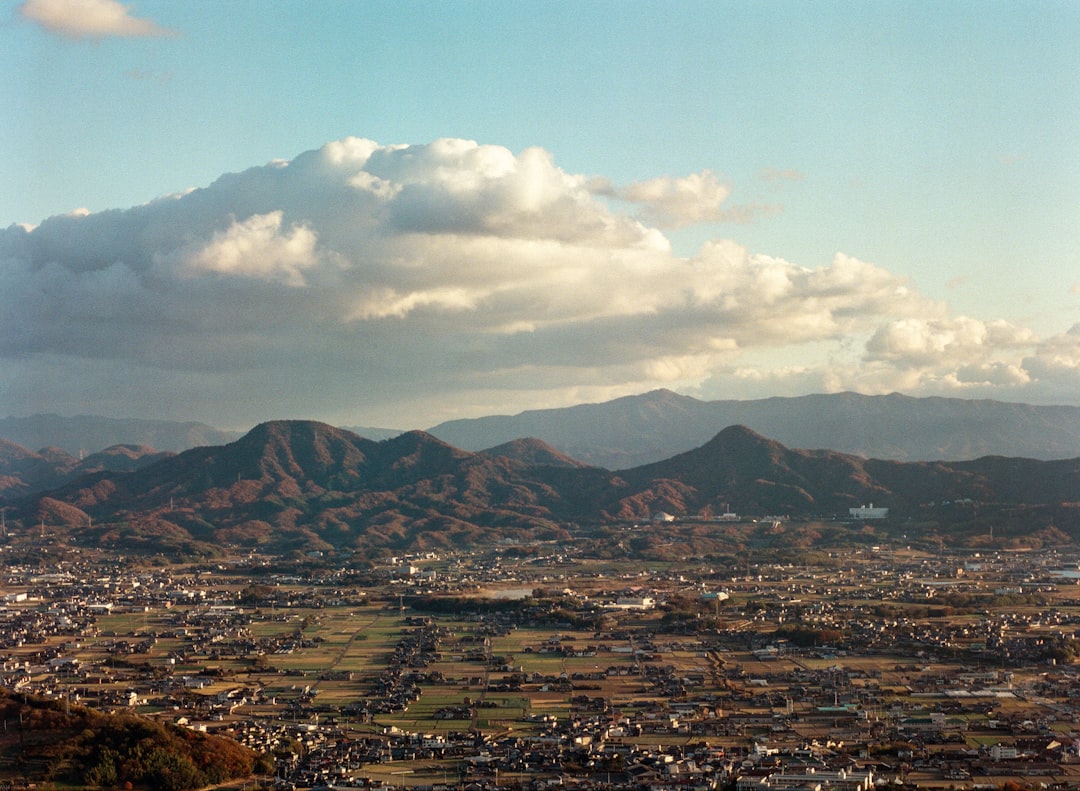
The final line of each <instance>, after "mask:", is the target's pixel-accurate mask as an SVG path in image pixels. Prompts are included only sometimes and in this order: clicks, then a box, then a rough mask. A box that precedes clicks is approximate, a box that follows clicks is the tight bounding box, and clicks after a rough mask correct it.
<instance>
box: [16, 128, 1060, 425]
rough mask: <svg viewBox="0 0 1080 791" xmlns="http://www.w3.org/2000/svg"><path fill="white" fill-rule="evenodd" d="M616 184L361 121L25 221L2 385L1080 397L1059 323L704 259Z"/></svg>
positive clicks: (718, 197)
mask: <svg viewBox="0 0 1080 791" xmlns="http://www.w3.org/2000/svg"><path fill="white" fill-rule="evenodd" d="M605 189H606V188H605V187H604V186H603V178H602V177H599V178H597V177H593V178H586V177H584V176H580V175H576V174H571V173H566V172H565V171H563V170H562V169H561V168H559V167H558V166H557V165H556V164H555V163H554V162H553V161H552V158H551V156H550V154H548V153H547V152H546V151H543V150H541V149H536V148H533V149H526V150H525V151H522V152H520V153H517V154H515V153H513V152H511V151H509V150H507V149H505V148H502V147H499V146H486V145H480V144H478V143H476V142H473V141H466V140H437V141H435V142H433V143H430V144H428V145H416V146H400V145H391V146H385V145H380V144H378V143H375V142H373V141H370V140H364V139H360V138H347V139H345V140H341V141H336V142H333V143H330V144H327V145H326V146H324V147H322V148H321V149H319V150H317V151H309V152H306V153H304V154H301V155H299V156H297V157H296V158H294V159H293V160H291V161H274V162H271V163H269V164H267V165H265V166H262V167H255V168H251V169H249V170H247V171H244V172H241V173H233V174H227V175H224V176H222V177H221V178H219V179H218V180H217V181H215V182H214V183H213V184H210V185H209V186H207V187H204V188H201V189H196V190H192V191H189V192H186V193H184V194H180V195H173V196H169V197H167V198H162V199H159V200H155V201H153V202H151V203H148V204H146V205H143V206H136V207H133V208H130V209H127V210H123V211H108V212H100V213H89V212H78V213H72V214H69V215H63V216H57V217H51V218H49V219H47V220H45V221H44V222H42V223H41V224H40V225H39V226H37V227H33V228H31V227H19V226H12V227H10V228H8V229H6V230H2V231H0V293H3V294H4V295H5V300H6V306H7V309H6V310H5V311H4V312H3V313H0V398H2V400H3V403H4V404H5V406H6V407H7V409H9V410H12V411H13V412H15V413H18V412H22V413H26V412H33V411H42V410H43V409H51V410H54V411H61V412H64V411H69V412H72V411H81V412H87V411H90V412H97V413H105V414H139V413H141V414H155V411H154V406H145V405H146V404H150V405H168V404H174V403H176V404H179V405H181V406H183V405H186V406H184V408H185V409H186V410H187V411H186V412H183V413H180V414H179V416H182V417H195V418H199V419H205V420H211V421H214V422H218V423H220V424H223V425H234V426H240V427H243V426H244V425H245V424H248V425H250V424H251V423H253V422H255V421H256V420H259V419H264V418H266V417H270V416H277V417H306V416H313V417H321V418H323V419H338V420H340V421H342V422H355V423H374V422H381V423H384V424H387V425H396V426H402V427H405V426H417V425H420V426H423V425H431V424H433V423H435V422H438V420H439V419H442V418H443V417H448V416H451V415H453V414H460V411H459V410H461V409H462V408H463V407H462V405H463V404H465V405H468V406H469V407H470V408H471V409H472V410H475V411H508V410H510V411H513V410H515V409H520V408H527V407H534V406H544V405H552V404H553V403H567V402H568V401H569V400H575V399H576V400H596V399H598V398H603V397H612V396H615V395H624V394H626V393H631V392H642V391H644V390H647V389H651V388H653V387H657V386H667V387H672V388H676V389H688V388H693V387H700V388H701V389H700V390H699V391H698V392H699V393H701V394H702V395H706V396H711V397H733V396H744V397H745V396H757V395H778V394H795V393H797V392H806V391H808V390H817V391H820V390H841V389H857V390H862V391H864V392H889V391H891V390H904V391H906V392H913V393H929V392H940V393H954V394H955V393H964V394H976V393H977V394H997V395H1003V394H1005V395H1007V394H1015V395H1018V396H1023V395H1024V394H1026V393H1031V392H1034V391H1035V390H1036V389H1037V388H1039V387H1042V386H1044V384H1045V383H1046V382H1052V383H1053V387H1054V388H1057V391H1061V392H1064V390H1065V389H1066V387H1067V386H1069V385H1070V384H1071V386H1072V387H1073V388H1074V392H1075V390H1076V385H1077V384H1078V376H1077V372H1078V371H1080V339H1078V337H1077V336H1080V331H1077V332H1074V333H1070V334H1066V335H1064V336H1060V337H1058V338H1055V339H1049V340H1047V341H1042V342H1040V341H1039V340H1038V339H1037V338H1035V337H1034V335H1033V334H1032V333H1031V332H1030V331H1029V330H1026V329H1025V328H1023V327H1017V326H1014V325H1011V324H1008V323H1005V322H1000V321H993V320H983V319H975V318H970V317H953V316H950V315H949V311H948V309H947V307H946V306H945V305H943V304H941V303H938V302H935V301H933V300H930V299H927V298H926V297H925V296H923V295H921V294H920V293H919V292H918V291H917V290H916V289H915V288H914V287H913V285H912V284H911V283H910V282H908V281H907V280H906V279H905V278H903V277H901V276H898V275H897V274H895V273H893V272H890V271H888V270H886V269H884V268H882V267H880V266H877V265H875V264H873V263H869V262H866V261H861V260H859V259H857V258H854V257H851V256H848V255H844V254H837V255H836V256H835V257H834V258H833V260H832V261H830V262H828V263H827V265H823V266H813V267H811V266H804V265H801V264H798V263H794V262H791V261H787V260H784V259H782V258H778V257H775V256H769V255H765V254H761V253H757V252H754V251H751V250H749V249H747V248H746V247H745V246H743V245H741V244H738V243H736V242H733V241H725V240H715V241H711V242H709V243H707V244H705V245H704V246H702V248H701V249H700V250H699V252H698V253H697V254H696V255H694V256H692V257H689V258H685V257H680V256H677V255H675V254H674V253H673V252H672V249H671V246H670V244H669V243H668V240H667V238H666V237H665V236H664V234H663V233H662V232H661V231H660V230H659V229H658V228H656V227H654V226H650V225H649V224H647V223H645V222H643V221H642V220H641V219H640V218H639V217H636V216H633V215H632V214H631V213H627V211H626V210H627V209H629V211H630V212H633V211H634V210H635V209H634V206H637V205H639V204H634V205H633V206H630V207H627V205H626V204H625V203H623V202H620V201H610V202H609V200H608V198H609V197H610V196H605V195H604V190H605ZM635 194H636V195H637V196H638V198H640V199H641V200H642V201H651V202H652V204H653V205H656V206H661V205H666V206H667V209H665V211H668V213H669V214H670V215H672V216H673V215H675V214H681V216H683V217H687V216H690V215H692V214H693V213H694V212H695V211H697V212H699V213H698V215H697V216H699V217H701V216H705V215H704V214H702V213H701V212H702V211H703V210H700V209H695V208H693V207H694V206H695V205H700V204H706V205H712V206H713V208H714V209H715V208H717V207H720V209H722V206H723V203H724V200H726V188H723V187H722V186H721V185H719V182H718V181H716V180H715V179H712V178H711V177H708V178H706V177H704V176H703V177H701V178H699V179H698V180H696V181H690V182H685V183H683V184H682V185H681V186H680V185H678V184H676V183H675V181H673V180H665V179H660V180H656V181H649V182H643V183H642V185H641V186H639V187H638V188H637V192H636V193H635ZM640 205H644V204H640ZM620 209H621V210H620ZM65 372H66V373H67V374H68V375H65ZM73 372H78V377H79V378H75V377H74V376H72V375H71V374H72V373H73ZM121 383H122V386H120V384H121ZM499 394H503V396H502V398H503V399H504V400H503V401H502V402H501V403H499V402H500V395H499ZM88 398H91V399H92V400H91V401H87V400H86V399H88ZM140 404H141V405H143V406H138V405H140ZM491 405H495V407H494V408H490V407H491ZM508 405H509V406H508ZM406 408H408V409H409V410H415V411H413V412H410V413H408V414H407V413H406V412H405V411H404V410H405V409H406ZM156 414H160V413H156ZM172 416H177V415H172Z"/></svg>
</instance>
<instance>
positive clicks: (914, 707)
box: [0, 515, 1080, 791]
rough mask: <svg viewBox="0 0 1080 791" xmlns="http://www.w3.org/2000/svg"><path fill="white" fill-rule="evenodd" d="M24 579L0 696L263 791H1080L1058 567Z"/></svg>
mask: <svg viewBox="0 0 1080 791" xmlns="http://www.w3.org/2000/svg"><path fill="white" fill-rule="evenodd" d="M732 516H733V515H732ZM627 529H628V530H632V528H627ZM672 529H675V528H672ZM761 529H763V530H765V529H771V528H770V526H762V528H761ZM39 550H40V551H39V552H36V553H31V552H28V551H26V550H25V549H20V548H19V547H18V546H16V545H12V544H8V545H5V546H4V547H3V552H2V554H3V555H4V567H5V577H4V579H3V580H2V587H0V589H2V592H3V606H2V609H0V662H2V684H3V687H4V688H6V689H7V690H10V691H12V692H17V693H20V694H26V695H34V696H40V697H43V698H47V699H52V700H56V701H62V702H63V703H64V705H65V706H86V707H90V708H93V709H98V710H104V711H130V712H133V713H137V714H139V715H144V716H146V717H150V718H154V719H156V720H159V721H161V722H165V723H171V724H174V725H178V726H180V727H183V728H186V729H190V730H193V731H199V732H206V733H218V734H224V735H226V736H229V737H230V738H232V739H234V740H236V741H237V742H239V743H241V744H243V745H246V746H248V747H250V748H252V749H254V750H255V751H257V752H258V753H260V754H263V755H265V756H267V757H268V759H269V760H270V763H272V766H273V773H272V775H271V774H269V773H268V774H267V775H266V776H264V777H261V779H260V780H259V782H262V783H263V784H264V785H266V786H274V787H277V788H313V787H328V786H331V787H353V786H362V787H383V788H388V787H409V788H427V789H451V788H467V789H474V791H476V790H479V789H491V788H496V787H505V788H522V789H543V788H550V787H555V786H562V787H575V788H654V789H655V788H669V789H715V788H727V789H737V791H754V789H759V790H760V791H767V790H768V789H792V788H813V789H845V790H846V791H851V790H852V789H868V788H871V787H873V786H878V785H884V784H889V785H893V786H897V787H899V786H908V787H920V788H935V787H936V788H976V787H1000V786H1003V785H1006V784H1010V783H1011V784H1015V785H1017V786H1021V787H1026V786H1032V787H1034V786H1039V787H1073V786H1077V785H1080V672H1077V667H1076V665H1075V664H1074V661H1075V660H1077V658H1078V657H1080V587H1078V584H1077V583H1078V582H1080V570H1078V566H1077V561H1078V560H1080V552H1076V551H1070V550H1067V549H1063V548H1059V549H1052V550H1043V551H1038V552H1033V551H1010V550H1006V549H1000V548H984V549H976V548H963V549H960V548H953V549H948V550H945V551H930V550H929V549H927V548H925V547H923V546H920V545H914V546H912V545H907V544H904V543H903V542H902V541H900V542H896V541H893V542H890V543H888V544H882V545H866V546H862V545H852V546H848V547H836V548H832V549H829V550H823V549H817V550H814V551H808V552H806V553H804V554H803V556H802V557H801V558H799V559H793V558H792V556H791V553H790V552H781V551H774V550H769V549H767V548H763V549H755V550H754V551H752V552H740V553H732V554H731V555H730V556H727V557H724V556H715V555H714V556H710V557H709V558H693V557H682V558H679V559H672V560H664V561H659V560H650V559H641V558H634V557H633V556H632V555H628V556H627V557H625V558H622V559H616V560H612V559H610V558H598V557H596V556H595V553H593V552H589V551H586V550H585V549H583V548H582V547H579V546H575V545H574V544H573V543H571V544H539V545H536V546H532V547H529V548H528V551H523V548H522V547H519V546H498V547H490V548H487V549H485V550H484V551H479V550H477V551H473V552H465V551H460V552H447V551H443V552H424V553H414V554H410V555H401V556H386V557H382V558H379V559H378V560H375V561H372V560H368V559H360V558H358V557H353V556H350V555H340V556H338V555H334V554H333V553H328V554H324V553H321V552H311V553H308V554H307V555H305V556H303V557H300V558H297V557H289V558H285V557H279V556H272V555H267V554H262V553H259V552H256V551H251V550H245V551H242V552H241V551H238V550H237V551H234V552H232V553H231V554H230V555H229V556H228V557H226V558H222V559H214V560H212V561H202V562H187V563H177V562H171V561H167V560H165V559H163V558H153V557H151V558H147V557H129V558H116V557H115V556H113V557H105V556H104V555H102V554H99V553H96V552H95V551H93V550H89V549H85V548H83V549H80V548H78V547H74V546H70V545H65V544H64V543H63V542H61V541H55V542H52V543H51V544H50V543H49V542H48V541H46V542H44V545H43V546H42V547H39ZM34 558H37V560H36V561H35V560H34ZM5 727H7V726H5ZM8 770H11V764H10V761H8V762H7V763H0V773H2V772H4V771H8ZM12 771H13V770H12ZM13 777H14V776H13ZM253 781H254V780H253ZM237 787H239V786H237Z"/></svg>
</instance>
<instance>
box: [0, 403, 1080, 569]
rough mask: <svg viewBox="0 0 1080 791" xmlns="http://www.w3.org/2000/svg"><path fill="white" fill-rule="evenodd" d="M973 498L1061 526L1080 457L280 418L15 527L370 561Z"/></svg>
mask: <svg viewBox="0 0 1080 791" xmlns="http://www.w3.org/2000/svg"><path fill="white" fill-rule="evenodd" d="M496 450H497V449H496ZM969 500H970V501H977V502H979V503H987V504H991V505H992V506H993V507H995V508H999V509H1000V508H1012V509H1014V510H1015V509H1017V508H1020V509H1023V508H1027V507H1031V506H1036V507H1040V508H1045V507H1051V508H1056V509H1057V512H1059V516H1058V517H1055V520H1056V521H1059V522H1062V524H1071V522H1072V521H1075V514H1074V511H1075V509H1074V508H1073V506H1072V505H1070V504H1075V503H1077V502H1080V460H1078V459H1073V460H1064V461H1038V460H1033V459H1017V458H1004V457H985V458H982V459H978V460H973V461H967V462H959V463H945V462H932V463H930V462H920V463H903V462H895V461H881V460H868V459H864V458H862V457H858V456H853V455H851V454H843V453H837V452H834V451H826V450H793V449H790V448H788V447H786V446H784V445H782V444H780V443H778V442H776V441H774V440H769V439H767V438H765V437H763V436H761V435H760V434H758V433H756V432H754V431H751V430H750V429H747V428H745V427H740V426H736V427H729V428H727V429H724V430H723V431H721V432H720V433H719V434H717V435H716V436H715V437H714V438H713V439H711V440H710V441H708V442H706V443H705V444H703V445H702V446H700V447H698V448H695V449H694V450H691V451H687V452H685V453H682V454H677V455H675V456H673V457H672V458H670V459H667V460H664V461H662V462H657V463H653V464H649V465H643V466H640V467H637V468H632V469H629V470H625V471H623V472H622V473H619V474H615V473H611V472H608V471H606V470H603V469H601V468H597V467H585V466H579V465H577V466H576V465H574V464H573V463H572V460H566V459H565V458H563V457H561V456H559V455H558V454H557V453H555V452H554V451H551V450H550V449H548V448H545V446H543V445H542V444H541V443H539V442H537V441H522V442H519V443H515V444H513V445H512V446H511V447H510V449H509V450H502V451H499V452H497V453H493V452H492V451H489V452H485V453H471V452H468V451H464V450H461V449H458V448H455V447H453V446H451V445H448V444H447V443H445V442H442V441H441V440H438V439H436V438H434V437H432V436H431V435H429V434H426V433H424V432H420V431H413V432H407V433H405V434H402V435H400V436H398V437H395V438H393V439H389V440H384V441H382V442H373V441H371V440H367V439H363V438H361V437H358V436H356V435H355V434H352V433H350V432H347V431H344V430H342V429H337V428H333V427H331V426H328V425H325V424H322V423H315V422H310V421H275V422H271V423H265V424H261V425H260V426H257V427H256V428H254V429H252V431H251V432H249V433H248V434H247V435H245V436H244V437H242V438H241V439H239V440H237V441H235V442H232V443H229V444H228V445H221V446H215V447H205V448H195V449H192V450H190V451H186V452H184V453H182V454H179V455H177V456H171V457H168V458H163V459H161V460H159V461H157V462H155V463H153V464H150V465H149V466H146V467H143V468H140V469H136V470H133V471H131V472H113V471H101V472H97V473H93V474H91V475H87V476H84V477H82V478H79V479H78V480H75V481H72V482H69V483H67V484H65V485H63V486H61V487H59V488H56V489H54V490H51V491H49V492H48V493H47V494H46V495H44V496H37V497H33V498H29V499H24V500H23V501H21V502H20V503H19V507H18V508H17V509H14V510H13V512H12V514H9V515H8V518H9V521H11V520H12V518H13V517H14V519H16V520H19V523H20V524H21V525H23V526H24V529H25V527H26V526H41V529H42V531H43V532H44V530H45V527H46V526H47V527H48V529H49V531H50V532H53V531H55V530H58V531H60V532H62V533H66V534H68V535H70V536H72V537H73V538H74V539H75V540H77V541H79V542H88V543H92V544H96V545H98V546H103V547H115V548H121V547H122V548H123V550H124V551H125V552H169V553H177V554H185V553H193V552H194V553H198V554H207V553H213V552H215V551H217V550H218V549H219V548H220V547H222V546H225V545H235V546H240V547H265V548H267V549H273V550H275V551H281V550H288V549H296V550H312V549H324V550H325V549H351V550H355V551H360V552H365V553H366V552H375V551H378V552H385V551H392V552H398V551H404V550H422V549H436V548H439V547H456V548H462V549H470V548H475V547H480V546H490V545H492V544H494V543H496V542H498V541H500V540H503V539H514V540H523V541H563V540H566V539H568V538H569V536H570V535H571V530H572V528H571V525H574V524H601V523H606V522H610V521H612V520H628V521H648V520H649V519H651V518H652V517H653V515H654V514H656V513H657V512H659V511H664V512H667V513H670V514H673V515H675V516H683V517H698V518H701V517H708V515H710V514H720V513H724V512H727V511H737V512H739V513H742V514H746V515H772V514H782V515H790V516H792V517H794V518H814V517H821V518H826V519H831V518H833V517H834V516H837V515H839V516H841V517H846V515H847V509H848V508H851V507H853V506H857V505H860V504H864V503H868V502H874V503H876V504H878V505H882V506H887V507H889V508H891V509H893V512H894V513H893V515H894V516H895V517H897V518H900V519H907V518H913V517H919V518H924V517H926V514H927V511H926V509H927V508H928V507H930V504H931V503H941V502H944V501H961V502H966V501H969ZM1063 509H1064V510H1063Z"/></svg>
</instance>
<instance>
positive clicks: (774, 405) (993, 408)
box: [429, 390, 1080, 470]
mask: <svg viewBox="0 0 1080 791" xmlns="http://www.w3.org/2000/svg"><path fill="white" fill-rule="evenodd" d="M733 425H742V426H746V427H748V428H750V429H753V430H754V431H756V432H758V433H760V434H762V435H764V436H767V437H771V438H773V439H775V440H777V441H779V442H782V443H783V444H784V445H787V446H788V447H795V448H830V449H832V450H835V451H839V452H842V453H850V454H853V455H856V456H863V457H866V458H878V459H892V460H896V461H956V460H968V459H975V458H979V457H981V456H989V455H999V456H1024V457H1028V458H1033V459H1064V458H1074V457H1076V456H1080V407H1066V406H1032V405H1029V404H1010V403H1004V402H1000V401H973V400H966V399H958V398H911V397H908V396H902V395H898V394H892V395H885V396H864V395H858V394H856V393H836V394H829V395H811V396H801V397H797V398H767V399H761V400H752V401H699V400H698V399H695V398H690V397H689V396H683V395H678V394H676V393H672V392H671V391H668V390H656V391H653V392H651V393H646V394H644V395H638V396H628V397H625V398H618V399H615V400H613V401H608V402H605V403H600V404H581V405H578V406H573V407H567V408H564V409H544V410H533V411H528V412H522V413H520V414H518V415H513V416H510V415H499V416H491V417H482V418H475V419H471V420H455V421H450V422H447V423H441V424H439V425H437V426H435V427H433V428H431V429H429V432H430V433H431V434H432V435H434V436H436V437H439V438H440V439H442V440H444V441H446V442H449V443H450V444H452V445H455V446H457V447H461V448H466V449H469V450H480V449H481V448H488V447H492V446H494V445H499V444H501V443H504V442H508V441H510V440H512V439H516V438H518V437H536V438H538V439H540V440H542V441H543V442H546V443H547V444H549V445H551V446H552V447H554V448H556V449H558V450H559V451H560V452H562V453H565V454H567V455H569V456H571V457H573V458H575V459H580V460H582V461H584V462H587V463H589V464H593V465H596V466H599V467H605V468H607V469H611V470H622V469H628V468H630V467H636V466H639V465H642V464H647V463H650V462H654V461H660V460H662V459H666V458H669V457H671V456H674V455H676V454H678V453H682V452H684V451H687V450H690V449H692V448H695V447H697V446H699V445H701V444H702V443H703V442H705V441H706V440H707V439H708V438H709V437H712V436H714V435H715V434H717V433H718V432H719V431H721V430H722V429H724V428H725V427H727V426H733Z"/></svg>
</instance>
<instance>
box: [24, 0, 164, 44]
mask: <svg viewBox="0 0 1080 791" xmlns="http://www.w3.org/2000/svg"><path fill="white" fill-rule="evenodd" d="M19 13H20V14H21V15H22V17H23V18H24V19H27V20H29V21H30V22H33V23H35V24H37V25H40V26H41V27H42V28H44V29H45V30H47V31H49V32H50V33H56V34H59V35H61V36H66V37H67V38H75V39H79V38H106V37H109V36H120V37H124V38H145V37H151V36H171V35H173V32H172V31H171V30H169V29H167V28H164V27H161V26H160V25H158V24H157V23H156V22H153V21H151V20H149V19H142V18H140V17H135V16H132V15H131V13H130V10H129V8H128V6H125V5H123V4H122V3H120V2H117V0H24V2H23V3H22V4H21V5H20V6H19Z"/></svg>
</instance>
